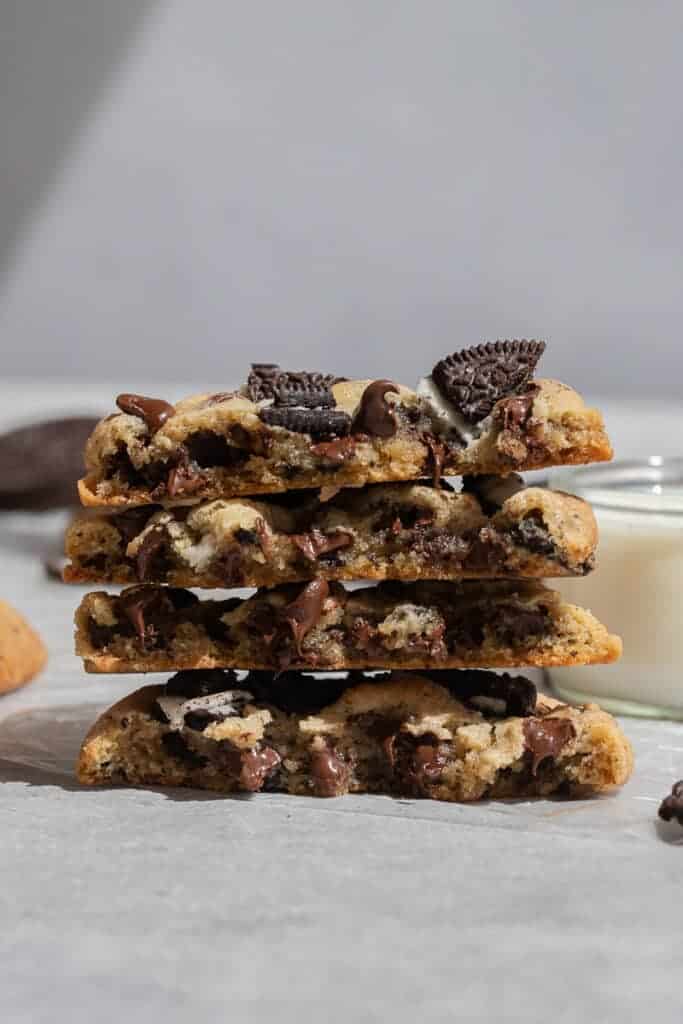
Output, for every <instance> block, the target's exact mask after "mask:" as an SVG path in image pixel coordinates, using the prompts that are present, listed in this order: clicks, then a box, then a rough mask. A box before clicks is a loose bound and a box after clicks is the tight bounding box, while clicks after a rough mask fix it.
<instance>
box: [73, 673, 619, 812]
mask: <svg viewBox="0 0 683 1024" xmlns="http://www.w3.org/2000/svg"><path fill="white" fill-rule="evenodd" d="M163 693H164V688H163V687H144V688H143V689H141V690H138V691H137V692H136V693H134V694H132V695H131V696H129V697H127V698H126V699H125V700H123V701H121V702H120V703H119V704H116V705H115V706H114V707H113V708H111V709H110V710H109V711H107V712H106V714H104V715H103V716H102V717H101V718H100V719H99V720H98V721H97V722H96V723H95V725H94V726H93V728H92V729H91V730H90V732H89V734H88V736H87V737H86V739H85V741H84V743H83V747H82V750H81V754H80V758H79V762H78V777H79V779H80V781H81V782H82V783H84V784H85V785H98V784H121V785H153V786H193V787H198V788H202V789H210V790H216V791H219V792H226V793H231V792H240V791H241V792H254V791H256V790H260V789H266V790H271V791H281V792H286V793H291V794H297V795H302V796H305V795H309V796H339V795H343V794H345V793H386V794H391V795H396V796H411V797H427V798H431V799H436V800H448V801H473V800H479V799H484V798H500V797H530V796H547V795H549V794H551V793H555V792H561V793H563V794H566V795H570V796H585V795H587V794H591V793H601V792H604V791H607V790H610V789H612V788H613V787H615V786H621V785H623V784H624V782H626V780H627V779H628V777H629V775H630V773H631V769H632V753H631V748H630V745H629V743H628V740H627V739H626V738H625V736H624V735H623V734H622V733H621V731H620V729H619V727H618V726H617V724H616V722H615V721H614V719H613V718H611V717H610V715H608V714H606V713H605V712H603V711H601V710H600V709H599V708H598V707H597V706H596V705H593V704H588V705H584V706H582V707H579V708H572V707H568V706H567V705H563V704H560V703H558V702H557V701H554V700H552V699H550V698H547V697H539V698H538V700H537V703H536V707H535V709H534V711H533V713H532V715H531V716H529V717H496V716H495V715H493V714H486V713H484V712H482V711H478V710H476V709H473V708H472V707H468V706H466V705H465V704H463V703H461V702H460V701H458V700H457V699H456V698H454V697H453V696H452V694H451V693H450V692H449V691H448V690H447V689H446V688H444V687H442V686H440V685H438V684H436V683H434V682H433V681H431V680H430V679H429V678H427V677H425V676H420V675H418V674H415V675H412V676H409V675H406V674H403V673H398V674H394V675H392V676H390V677H389V679H388V680H382V681H380V682H372V681H367V682H361V683H360V684H358V685H355V686H351V687H350V688H349V689H347V690H346V691H345V692H343V694H342V696H341V697H340V698H339V699H338V700H337V701H335V702H334V703H332V704H331V705H329V706H327V707H324V708H322V709H321V710H319V711H318V712H317V713H314V714H287V713H285V712H283V711H281V710H280V709H279V708H277V707H275V706H273V705H269V704H268V703H267V702H263V701H259V702H255V703H249V702H247V703H246V704H244V705H243V706H242V707H241V709H240V712H239V713H238V714H235V715H233V717H228V718H226V719H225V720H223V721H220V722H217V723H216V722H213V723H210V724H208V725H205V726H204V727H202V725H203V723H202V722H197V721H195V720H194V719H191V718H190V719H188V720H189V721H190V722H191V723H192V726H193V727H189V726H181V727H180V728H179V729H178V728H177V723H176V728H173V727H172V725H171V724H170V723H169V722H168V721H159V718H160V717H161V718H162V719H163V717H164V716H163V715H160V714H159V705H158V703H157V698H159V697H160V696H162V695H163Z"/></svg>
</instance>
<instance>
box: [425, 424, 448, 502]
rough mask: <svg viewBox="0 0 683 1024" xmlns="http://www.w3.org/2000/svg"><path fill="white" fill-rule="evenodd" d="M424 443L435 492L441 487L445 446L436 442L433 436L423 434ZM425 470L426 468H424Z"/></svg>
mask: <svg viewBox="0 0 683 1024" xmlns="http://www.w3.org/2000/svg"><path fill="white" fill-rule="evenodd" d="M424 442H425V444H426V445H427V447H428V448H429V461H430V463H431V468H432V487H435V488H436V489H437V490H438V489H440V487H441V474H442V473H443V464H444V460H445V458H446V446H445V444H443V443H442V442H441V441H437V439H436V438H435V437H434V435H433V434H425V435H424ZM425 469H427V467H425Z"/></svg>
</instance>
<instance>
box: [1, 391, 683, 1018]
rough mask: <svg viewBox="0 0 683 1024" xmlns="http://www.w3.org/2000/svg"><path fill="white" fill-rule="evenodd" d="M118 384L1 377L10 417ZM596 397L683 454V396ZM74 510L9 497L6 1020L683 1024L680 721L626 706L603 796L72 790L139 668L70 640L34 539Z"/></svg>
mask: <svg viewBox="0 0 683 1024" xmlns="http://www.w3.org/2000/svg"><path fill="white" fill-rule="evenodd" d="M121 383H122V385H125V382H121ZM214 385H215V382H213V384H212V387H213V386H214ZM216 386H217V385H216ZM136 387H139V383H138V384H136ZM119 389H123V386H122V387H121V388H119V383H118V382H112V384H111V386H110V387H107V388H104V389H99V392H98V393H95V392H94V391H92V390H91V389H90V387H89V386H87V385H82V386H79V385H77V384H76V383H72V384H66V383H64V382H62V383H61V384H54V383H52V384H46V383H41V382H40V381H33V382H17V381H14V382H7V381H6V382H4V384H2V385H0V429H4V428H6V427H9V426H11V425H14V424H16V423H19V422H25V421H27V420H29V419H32V418H34V417H36V416H44V415H47V414H50V413H52V412H63V411H81V410H84V411H87V410H88V409H93V410H94V411H99V410H101V409H104V410H106V409H107V408H108V405H107V401H108V399H109V396H110V395H111V394H112V393H116V391H117V390H119ZM129 389H130V385H128V390H129ZM154 390H155V391H156V392H157V393H161V392H160V389H159V388H156V389H154ZM182 390H184V388H182V387H181V388H176V389H174V390H173V391H172V390H170V389H169V390H166V391H165V392H164V393H165V395H166V396H167V397H173V395H174V394H175V395H176V396H177V395H178V394H179V393H180V392H181V391H182ZM606 407H607V413H608V422H609V425H610V429H611V432H612V435H613V438H614V440H615V442H616V446H617V449H618V452H619V454H620V455H622V456H627V455H642V454H654V453H656V454H678V451H679V449H678V444H679V440H678V438H679V431H678V425H679V424H680V423H681V408H680V407H672V406H669V407H666V408H661V407H657V406H654V405H649V404H648V405H647V406H639V405H638V404H631V405H630V406H629V407H628V408H625V407H624V406H619V405H615V404H612V403H610V404H607V406H606ZM62 525H63V524H62V522H61V518H60V517H59V516H55V515H43V516H20V515H5V516H0V567H1V569H2V577H1V579H2V583H1V586H0V593H1V594H2V596H3V597H5V598H7V599H8V600H10V601H11V602H12V603H13V604H15V605H16V606H17V607H18V608H20V609H21V610H22V611H24V612H25V613H26V615H27V616H28V617H29V618H30V620H31V621H32V622H33V623H34V625H35V626H36V627H37V628H38V629H39V630H40V632H41V633H42V635H43V637H44V638H45V641H46V643H47V645H48V648H49V651H50V660H49V664H48V667H47V669H46V670H45V672H44V673H43V674H42V676H41V677H40V678H39V679H38V680H37V681H36V682H34V683H33V684H31V685H30V686H28V687H26V688H24V689H23V690H20V691H18V692H16V693H14V694H11V695H8V696H6V697H4V698H2V699H1V700H0V816H1V817H0V820H1V821H2V838H0V880H1V884H0V921H1V924H0V1007H1V1010H0V1013H1V1018H0V1019H1V1020H2V1021H3V1022H5V1021H6V1022H7V1024H43V1022H44V1024H61V1022H68V1024H80V1022H83V1024H85V1022H86V1021H87V1022H88V1024H92V1022H98V1024H109V1022H111V1024H122V1022H127V1024H134V1022H138V1021H139V1022H143V1021H145V1022H150V1021H152V1022H156V1021H163V1022H165V1024H175V1022H176V1021H178V1022H180V1021H202V1022H204V1021H209V1022H213V1021H216V1022H218V1021H220V1022H223V1021H233V1020H235V1021H249V1022H251V1021H254V1022H260V1021H263V1022H268V1024H271V1022H273V1021H277V1022H278V1024H289V1022H294V1021H299V1020H306V1021H308V1020H324V1021H333V1022H337V1021H339V1022H340V1024H341V1022H342V1021H343V1022H344V1024H349V1022H351V1021H386V1020H391V1021H392V1022H403V1021H410V1022H412V1021H414V1020H416V1019H420V1020H429V1021H440V1020H444V1021H446V1020H448V1021H452V1020H453V1019H458V1020H491V1021H497V1020H517V1019H519V1020H524V1021H527V1022H529V1021H541V1020H543V1021H546V1020H551V1021H552V1022H553V1024H555V1022H565V1021H572V1022H573V1021H585V1020H594V1021H601V1022H602V1021H617V1020H618V1021H620V1022H623V1021H642V1020H644V1019H645V1017H646V1015H647V1016H648V1017H649V1018H651V1019H653V1020H657V1021H672V1022H673V1021H677V1022H680V1020H681V1015H682V1011H683V996H682V995H681V985H680V968H681V963H682V954H681V948H680V935H681V928H682V925H681V916H682V915H681V901H680V893H681V877H682V876H683V829H681V830H677V827H674V826H671V827H668V826H664V825H662V824H661V823H658V822H657V819H656V810H657V804H658V801H659V800H660V799H661V797H662V796H663V795H664V793H665V792H667V791H668V789H669V787H670V785H671V783H672V782H673V781H674V780H675V779H677V778H680V777H682V776H683V724H675V723H666V722H646V721H639V720H636V719H627V720H624V722H623V725H624V728H625V730H626V732H627V734H628V735H629V737H630V738H631V740H632V742H633V744H634V747H635V751H636V758H637V767H636V772H635V775H634V778H633V780H632V781H631V782H630V783H629V784H628V785H627V786H626V787H625V789H624V790H623V791H622V792H620V793H619V794H618V795H616V796H612V797H607V798H603V799H596V800H590V801H589V800H584V801H577V802H560V801H537V802H531V801H529V802H526V801H519V802H505V803H503V802H499V803H488V804H482V805H474V806H457V805H447V804H438V803H432V802H429V801H414V800H391V799H388V798H381V797H378V798H375V797H346V798H343V799H339V800H329V801H324V800H319V801H315V800H306V799H301V798H291V797H287V796H283V795H258V796H255V797H240V798H230V797H220V796H215V795H210V794H202V793H198V792H178V791H172V790H171V791H165V792H162V791H144V790H131V789H119V790H116V789H110V790H83V789H80V788H79V787H78V786H77V784H76V782H75V779H74V776H73V771H72V764H73V760H74V757H75V754H76V752H77V748H78V743H79V740H80V739H81V737H82V735H83V733H84V732H85V730H86V729H87V727H88V725H89V724H90V722H91V721H92V719H93V718H94V717H95V715H96V714H97V713H98V711H99V710H100V709H102V708H103V707H104V706H105V705H107V704H108V703H110V702H111V701H113V700H114V699H116V698H118V697H120V696H121V695H123V694H124V693H125V692H128V691H129V690H132V689H133V688H134V686H135V685H136V683H137V680H135V679H133V678H132V677H131V678H128V679H127V678H126V677H119V678H113V679H107V678H101V677H93V676H91V677H87V676H86V675H85V674H84V673H83V672H82V669H81V667H80V664H79V662H78V661H77V659H76V658H75V656H74V655H73V653H72V614H73V609H74V607H75V605H76V604H77V602H78V600H79V599H80V595H81V593H82V590H81V588H77V587H73V588H72V587H66V586H64V585H62V584H59V583H56V582H49V581H47V580H46V578H45V575H44V570H43V566H42V563H41V558H40V557H39V556H41V555H42V554H44V553H46V552H48V551H49V550H50V549H51V548H52V547H53V546H54V545H56V544H57V543H58V540H57V538H58V535H59V531H60V529H61V528H62Z"/></svg>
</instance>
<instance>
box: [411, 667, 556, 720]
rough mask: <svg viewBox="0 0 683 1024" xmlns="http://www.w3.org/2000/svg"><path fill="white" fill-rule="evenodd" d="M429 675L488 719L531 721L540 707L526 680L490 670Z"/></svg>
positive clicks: (435, 671) (469, 670)
mask: <svg viewBox="0 0 683 1024" xmlns="http://www.w3.org/2000/svg"><path fill="white" fill-rule="evenodd" d="M425 675H428V676H429V678H430V679H433V680H434V682H435V683H439V684H440V685H441V686H444V687H445V688H446V689H447V690H449V691H450V692H451V693H452V695H453V696H454V697H456V698H457V699H458V700H461V701H463V703H465V704H469V705H470V706H471V707H474V708H476V709H477V711H481V712H482V713H483V714H486V715H494V716H503V715H505V716H508V715H515V716H518V717H520V718H527V717H528V716H529V715H532V714H533V713H534V708H535V707H536V687H535V686H534V684H533V683H532V682H531V680H530V679H527V678H526V677H525V676H511V675H509V674H508V673H507V672H504V673H503V674H502V675H498V674H497V673H496V672H490V671H488V670H487V669H456V670H452V669H432V670H431V671H428V672H426V673H425Z"/></svg>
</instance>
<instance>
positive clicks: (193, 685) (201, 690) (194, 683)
mask: <svg viewBox="0 0 683 1024" xmlns="http://www.w3.org/2000/svg"><path fill="white" fill-rule="evenodd" d="M236 685H237V676H236V675H235V673H234V671H233V670H232V669H222V668H211V669H207V668H205V669H183V670H182V671H181V672H176V674H175V675H174V676H171V678H170V679H169V680H168V681H167V683H166V686H165V687H164V694H165V695H166V696H167V697H184V698H185V699H186V700H191V699H192V698H193V697H208V696H210V695H211V694H214V693H224V692H225V691H226V690H232V689H234V688H235V687H236ZM247 689H248V687H247Z"/></svg>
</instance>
